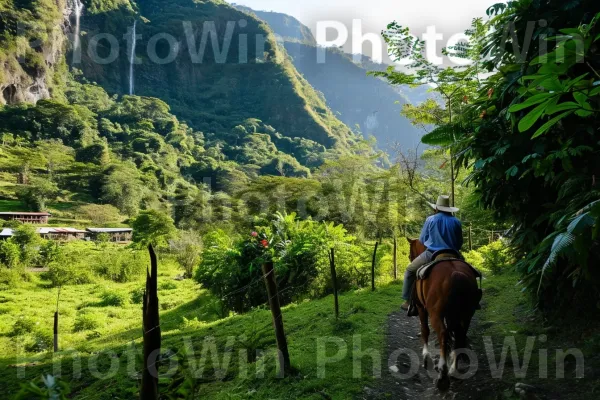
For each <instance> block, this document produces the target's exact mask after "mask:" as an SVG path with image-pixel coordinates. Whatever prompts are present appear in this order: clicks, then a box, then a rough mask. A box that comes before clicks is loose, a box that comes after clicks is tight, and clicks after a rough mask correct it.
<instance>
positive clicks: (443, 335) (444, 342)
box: [431, 315, 450, 392]
mask: <svg viewBox="0 0 600 400" xmlns="http://www.w3.org/2000/svg"><path fill="white" fill-rule="evenodd" d="M431 325H432V327H433V329H434V330H435V332H436V333H437V335H438V341H439V343H440V361H439V363H438V371H439V376H438V379H437V380H436V386H437V388H438V389H439V390H441V391H444V392H445V391H446V390H448V389H449V388H450V378H448V364H447V362H446V360H447V359H448V331H447V329H446V324H445V323H444V321H443V320H442V318H441V317H440V316H439V315H432V316H431Z"/></svg>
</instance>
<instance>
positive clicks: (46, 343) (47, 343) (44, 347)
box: [25, 331, 54, 353]
mask: <svg viewBox="0 0 600 400" xmlns="http://www.w3.org/2000/svg"><path fill="white" fill-rule="evenodd" d="M53 346H54V335H53V334H52V333H50V332H41V331H36V332H34V334H33V341H32V342H30V343H29V344H28V345H26V346H25V350H26V351H28V352H30V353H41V352H43V351H48V350H50V349H52V348H53Z"/></svg>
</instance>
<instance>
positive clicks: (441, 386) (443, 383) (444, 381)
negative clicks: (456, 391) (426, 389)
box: [435, 376, 450, 392]
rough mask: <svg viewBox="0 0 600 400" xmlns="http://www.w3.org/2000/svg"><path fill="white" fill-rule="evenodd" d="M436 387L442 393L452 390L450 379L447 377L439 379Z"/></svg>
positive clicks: (436, 381)
mask: <svg viewBox="0 0 600 400" xmlns="http://www.w3.org/2000/svg"><path fill="white" fill-rule="evenodd" d="M435 387H437V389H438V390H439V391H440V392H447V391H448V389H450V379H449V378H448V377H447V376H446V377H444V378H439V379H436V380H435Z"/></svg>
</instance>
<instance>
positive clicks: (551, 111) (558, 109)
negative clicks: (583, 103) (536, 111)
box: [546, 101, 579, 115]
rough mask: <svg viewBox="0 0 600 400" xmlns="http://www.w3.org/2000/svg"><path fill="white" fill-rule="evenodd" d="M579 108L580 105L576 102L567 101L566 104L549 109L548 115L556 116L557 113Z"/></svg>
mask: <svg viewBox="0 0 600 400" xmlns="http://www.w3.org/2000/svg"><path fill="white" fill-rule="evenodd" d="M578 108H579V104H577V103H575V102H574V101H565V102H564V103H560V104H557V105H555V106H551V107H548V109H547V110H546V115H552V114H556V113H557V112H561V111H566V110H575V109H578Z"/></svg>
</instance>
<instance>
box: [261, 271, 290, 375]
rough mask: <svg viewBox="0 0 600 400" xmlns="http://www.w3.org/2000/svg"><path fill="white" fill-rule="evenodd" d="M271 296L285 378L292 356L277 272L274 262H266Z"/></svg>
mask: <svg viewBox="0 0 600 400" xmlns="http://www.w3.org/2000/svg"><path fill="white" fill-rule="evenodd" d="M262 270H263V275H264V277H265V285H266V287H267V295H268V296H269V307H270V308H271V314H272V315H273V327H274V328H275V339H276V340H277V350H279V375H280V376H281V377H284V376H285V375H286V374H287V373H289V372H291V369H292V368H291V363H290V354H289V352H288V346H287V339H286V337H285V330H284V329H283V316H282V315H281V306H280V305H279V293H278V292H277V283H276V281H275V271H274V270H273V262H266V263H264V264H263V266H262Z"/></svg>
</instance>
